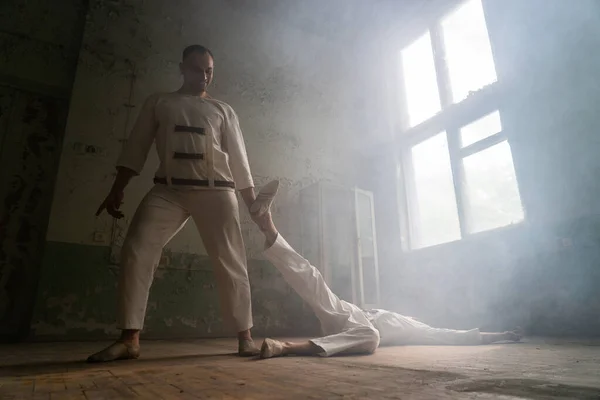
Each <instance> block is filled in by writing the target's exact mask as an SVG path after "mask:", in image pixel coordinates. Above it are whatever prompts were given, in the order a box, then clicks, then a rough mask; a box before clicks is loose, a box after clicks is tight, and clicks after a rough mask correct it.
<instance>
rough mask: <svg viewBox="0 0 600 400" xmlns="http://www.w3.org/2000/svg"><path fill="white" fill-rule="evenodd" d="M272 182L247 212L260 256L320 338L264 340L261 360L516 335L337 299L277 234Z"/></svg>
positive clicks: (506, 338)
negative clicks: (317, 326) (304, 307)
mask: <svg viewBox="0 0 600 400" xmlns="http://www.w3.org/2000/svg"><path fill="white" fill-rule="evenodd" d="M278 186H279V182H278V181H272V182H270V183H269V184H267V185H266V186H265V187H263V188H262V189H261V191H260V193H259V196H258V199H257V201H256V202H255V204H254V205H253V207H254V208H253V209H252V210H251V212H252V213H253V216H254V220H255V222H257V224H258V225H259V227H260V229H261V231H262V232H263V233H264V235H265V238H266V243H265V247H266V250H265V253H264V254H265V256H266V258H267V259H268V260H269V261H270V262H271V263H272V264H273V265H274V266H275V268H277V269H278V270H279V272H280V273H281V275H282V276H283V278H284V279H285V281H286V282H287V283H288V284H289V285H290V286H291V287H292V288H293V289H294V290H295V291H296V293H298V295H299V296H300V297H301V298H302V299H303V300H304V301H305V302H306V303H307V304H308V305H309V306H310V307H311V308H312V310H313V311H314V313H315V315H316V316H317V318H318V319H319V321H320V323H321V329H322V331H323V334H324V336H323V337H320V338H317V339H312V340H308V341H305V342H281V341H277V340H273V339H265V341H264V342H263V344H262V348H261V352H260V357H261V358H271V357H278V356H285V355H292V354H294V355H319V356H324V357H329V356H332V355H337V354H370V353H373V352H374V351H375V349H376V348H377V347H379V346H381V345H383V346H394V345H480V344H491V343H494V342H498V341H519V340H520V339H521V333H520V332H519V331H518V330H517V331H507V332H480V331H479V329H471V330H454V329H440V328H433V327H431V326H429V325H427V324H424V323H422V322H420V321H417V320H415V319H413V318H411V317H406V316H404V315H401V314H398V313H395V312H391V311H386V310H362V309H361V308H359V307H357V306H356V305H354V304H351V303H348V302H347V301H344V300H341V299H340V298H339V297H337V296H336V295H335V294H334V293H333V292H332V291H331V289H329V287H328V286H327V284H326V283H325V280H324V279H323V276H322V275H321V273H320V272H319V270H317V269H316V268H315V267H313V266H312V265H311V264H310V263H309V262H308V261H307V260H306V259H304V258H303V257H302V256H301V255H300V254H298V253H297V252H296V251H295V250H294V249H293V248H292V247H291V246H290V245H289V244H288V243H287V242H286V241H285V239H284V238H283V237H282V236H281V235H280V234H279V233H278V232H277V229H276V228H275V225H274V224H273V220H272V217H271V212H270V206H271V204H272V202H273V199H274V198H275V195H276V194H277V189H278Z"/></svg>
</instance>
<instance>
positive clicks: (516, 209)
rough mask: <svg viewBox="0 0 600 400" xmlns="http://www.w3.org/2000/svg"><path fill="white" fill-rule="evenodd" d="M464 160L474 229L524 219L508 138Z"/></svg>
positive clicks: (490, 227) (467, 195) (497, 226)
mask: <svg viewBox="0 0 600 400" xmlns="http://www.w3.org/2000/svg"><path fill="white" fill-rule="evenodd" d="M463 163H464V164H463V165H464V169H465V183H466V190H465V191H466V197H467V198H466V200H467V207H468V208H469V209H468V211H469V216H470V231H471V232H472V233H475V232H482V231H486V230H489V229H494V228H499V227H502V226H506V225H510V224H513V223H517V222H519V221H522V220H523V217H524V215H523V206H522V204H521V196H520V195H519V188H518V186H517V178H516V176H515V169H514V166H513V160H512V153H511V151H510V145H509V144H508V142H507V141H504V142H502V143H499V144H497V145H495V146H492V147H490V148H487V149H485V150H483V151H480V152H478V153H475V154H472V155H470V156H468V157H465V158H464V159H463Z"/></svg>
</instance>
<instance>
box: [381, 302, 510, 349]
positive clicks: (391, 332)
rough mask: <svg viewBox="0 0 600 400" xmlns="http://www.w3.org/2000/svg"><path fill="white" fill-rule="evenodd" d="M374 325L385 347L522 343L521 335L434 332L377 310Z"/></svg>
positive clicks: (408, 319) (450, 330)
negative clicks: (500, 342)
mask: <svg viewBox="0 0 600 400" xmlns="http://www.w3.org/2000/svg"><path fill="white" fill-rule="evenodd" d="M372 323H373V325H374V326H375V327H376V328H377V329H378V330H379V332H380V334H381V338H382V339H381V341H382V344H383V345H389V346H394V345H480V344H490V343H494V342H499V341H519V340H520V339H521V336H522V334H521V333H520V332H519V331H510V332H480V331H479V329H470V330H457V329H444V328H434V327H431V326H429V325H427V324H425V323H423V322H421V321H417V320H415V319H413V318H411V317H406V316H404V315H401V314H398V313H395V312H391V311H385V310H377V312H376V313H374V314H372Z"/></svg>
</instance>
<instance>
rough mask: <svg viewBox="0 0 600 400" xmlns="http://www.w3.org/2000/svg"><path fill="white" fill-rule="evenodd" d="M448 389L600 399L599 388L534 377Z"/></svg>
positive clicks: (543, 399) (546, 398)
mask: <svg viewBox="0 0 600 400" xmlns="http://www.w3.org/2000/svg"><path fill="white" fill-rule="evenodd" d="M448 389H450V390H453V391H456V392H463V393H491V394H497V395H505V396H515V397H519V398H530V399H540V400H555V399H580V400H588V399H589V400H592V399H595V400H597V399H600V389H599V388H592V387H586V386H575V385H563V384H559V383H552V382H550V381H541V380H534V379H486V380H473V381H471V382H464V383H460V384H456V385H451V386H448Z"/></svg>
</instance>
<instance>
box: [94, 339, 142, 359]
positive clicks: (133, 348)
mask: <svg viewBox="0 0 600 400" xmlns="http://www.w3.org/2000/svg"><path fill="white" fill-rule="evenodd" d="M139 356H140V346H139V345H134V344H131V343H125V342H122V341H116V342H114V343H113V344H111V345H110V346H108V347H107V348H105V349H103V350H101V351H99V352H97V353H95V354H92V355H91V356H89V357H88V359H87V362H89V363H99V362H109V361H117V360H134V359H136V358H138V357H139Z"/></svg>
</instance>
